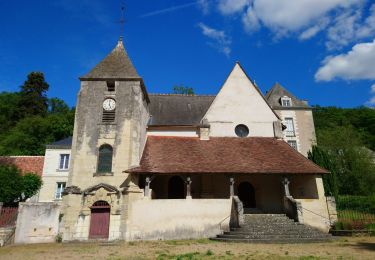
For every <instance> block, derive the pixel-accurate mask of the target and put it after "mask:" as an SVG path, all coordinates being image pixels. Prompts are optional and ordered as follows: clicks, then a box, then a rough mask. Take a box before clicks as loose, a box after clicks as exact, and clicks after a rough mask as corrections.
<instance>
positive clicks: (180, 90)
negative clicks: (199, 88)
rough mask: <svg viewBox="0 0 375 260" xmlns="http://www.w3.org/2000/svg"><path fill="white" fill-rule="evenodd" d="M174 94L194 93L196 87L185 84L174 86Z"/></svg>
mask: <svg viewBox="0 0 375 260" xmlns="http://www.w3.org/2000/svg"><path fill="white" fill-rule="evenodd" d="M173 94H185V95H194V89H193V88H189V87H186V86H184V85H176V86H173Z"/></svg>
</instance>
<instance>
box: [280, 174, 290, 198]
mask: <svg viewBox="0 0 375 260" xmlns="http://www.w3.org/2000/svg"><path fill="white" fill-rule="evenodd" d="M281 183H282V184H283V185H284V194H285V196H287V197H289V196H290V192H289V183H290V181H289V179H288V177H284V178H283V180H282V181H281Z"/></svg>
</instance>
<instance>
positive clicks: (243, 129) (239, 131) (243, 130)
mask: <svg viewBox="0 0 375 260" xmlns="http://www.w3.org/2000/svg"><path fill="white" fill-rule="evenodd" d="M234 131H235V133H236V135H237V136H238V137H246V136H248V135H249V128H248V127H247V126H245V125H242V124H241V125H237V126H236V128H235V129H234Z"/></svg>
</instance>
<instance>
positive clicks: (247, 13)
mask: <svg viewBox="0 0 375 260" xmlns="http://www.w3.org/2000/svg"><path fill="white" fill-rule="evenodd" d="M201 1H203V0H201ZM204 1H208V0H204ZM369 2H370V0H216V1H212V2H211V3H212V5H214V4H216V7H217V10H218V11H219V13H220V14H222V15H223V16H235V17H237V16H239V15H240V16H241V17H242V19H241V20H242V24H243V26H244V29H245V31H247V32H248V33H253V32H256V31H257V30H259V29H260V28H262V27H263V28H267V29H269V30H270V31H271V32H272V33H273V34H274V36H275V37H276V38H280V37H287V36H297V37H298V38H299V39H300V40H307V39H310V38H312V37H314V36H315V35H316V34H318V33H319V32H322V31H324V32H325V33H326V34H325V35H326V47H327V49H329V50H333V49H340V48H342V47H343V46H346V45H348V44H350V43H353V42H356V41H358V40H364V39H368V38H371V37H374V36H375V4H372V6H371V7H370V9H369V10H366V11H365V8H368V6H369Z"/></svg>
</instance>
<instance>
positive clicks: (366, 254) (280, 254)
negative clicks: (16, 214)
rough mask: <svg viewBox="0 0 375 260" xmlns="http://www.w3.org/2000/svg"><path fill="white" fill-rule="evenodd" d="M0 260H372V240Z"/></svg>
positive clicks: (10, 253) (92, 247) (100, 249)
mask: <svg viewBox="0 0 375 260" xmlns="http://www.w3.org/2000/svg"><path fill="white" fill-rule="evenodd" d="M0 259H1V260H7V259H9V260H18V259H31V260H32V259H79V260H82V259H107V260H120V259H131V260H140V259H158V260H172V259H173V260H198V259H199V260H200V259H202V260H213V259H222V260H231V259H240V260H245V259H267V260H268V259H271V260H272V259H285V260H295V259H297V260H298V259H301V260H316V259H375V237H361V238H358V237H357V238H355V237H348V238H342V239H340V240H337V241H334V242H330V243H318V244H246V243H220V242H215V241H210V240H207V239H197V240H172V241H147V242H146V241H143V242H142V241H139V242H119V243H116V244H114V245H111V246H105V244H104V245H103V243H76V242H75V243H67V244H65V243H62V244H57V243H56V244H34V245H17V246H14V245H13V246H7V247H3V248H0Z"/></svg>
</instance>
